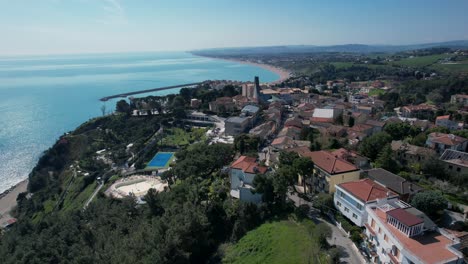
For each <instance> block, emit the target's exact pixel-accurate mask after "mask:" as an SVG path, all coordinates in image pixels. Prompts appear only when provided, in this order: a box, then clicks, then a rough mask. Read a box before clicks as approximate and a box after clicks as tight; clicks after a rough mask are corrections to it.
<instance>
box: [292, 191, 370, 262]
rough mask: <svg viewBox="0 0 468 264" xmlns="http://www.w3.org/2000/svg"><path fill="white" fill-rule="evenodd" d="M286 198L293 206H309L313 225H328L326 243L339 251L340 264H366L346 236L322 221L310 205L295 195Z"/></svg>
mask: <svg viewBox="0 0 468 264" xmlns="http://www.w3.org/2000/svg"><path fill="white" fill-rule="evenodd" d="M288 198H289V199H291V200H292V201H293V202H294V205H295V206H296V207H297V206H300V205H302V204H307V205H309V206H310V208H311V211H310V214H309V217H310V218H311V219H312V221H314V223H316V224H318V223H325V224H326V225H328V226H329V227H330V228H331V230H332V237H331V238H330V239H328V243H329V244H330V245H336V247H337V248H339V249H341V251H342V252H343V253H342V256H341V258H340V260H341V263H350V264H355V263H366V261H365V259H364V258H363V257H362V255H361V254H360V253H359V251H358V250H357V248H355V247H354V246H353V245H354V244H353V242H352V241H351V239H349V238H348V237H347V236H345V235H344V232H343V231H341V230H340V229H339V228H338V227H337V226H336V225H334V224H331V223H330V222H329V221H327V220H325V219H322V218H321V217H320V213H319V212H318V210H316V209H314V208H313V207H312V203H311V202H308V201H306V200H304V199H302V198H300V197H299V196H297V194H296V193H293V194H291V193H290V194H288Z"/></svg>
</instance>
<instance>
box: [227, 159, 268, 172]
mask: <svg viewBox="0 0 468 264" xmlns="http://www.w3.org/2000/svg"><path fill="white" fill-rule="evenodd" d="M231 169H239V170H242V171H243V172H246V173H262V174H263V173H265V172H266V171H267V170H268V168H267V167H264V166H260V165H258V164H257V159H256V158H254V157H247V156H241V157H240V158H238V159H237V160H236V161H234V162H233V163H232V164H231Z"/></svg>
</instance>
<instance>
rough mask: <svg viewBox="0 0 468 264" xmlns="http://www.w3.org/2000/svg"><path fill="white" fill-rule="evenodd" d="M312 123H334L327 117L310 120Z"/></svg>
mask: <svg viewBox="0 0 468 264" xmlns="http://www.w3.org/2000/svg"><path fill="white" fill-rule="evenodd" d="M310 121H311V122H317V123H333V118H325V117H312V118H311V119H310Z"/></svg>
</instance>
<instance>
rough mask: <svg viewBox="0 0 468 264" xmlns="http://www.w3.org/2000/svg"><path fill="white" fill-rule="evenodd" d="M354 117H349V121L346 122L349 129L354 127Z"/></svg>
mask: <svg viewBox="0 0 468 264" xmlns="http://www.w3.org/2000/svg"><path fill="white" fill-rule="evenodd" d="M354 122H355V121H354V117H352V116H350V117H349V120H348V126H349V127H353V126H354Z"/></svg>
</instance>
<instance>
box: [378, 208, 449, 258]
mask: <svg viewBox="0 0 468 264" xmlns="http://www.w3.org/2000/svg"><path fill="white" fill-rule="evenodd" d="M373 211H374V213H375V214H376V215H377V217H378V218H379V219H380V221H381V222H382V223H383V224H384V227H385V228H386V229H387V230H388V231H389V232H390V233H391V234H392V235H393V236H394V237H395V238H396V239H397V240H398V241H399V242H400V243H401V244H402V246H403V247H404V248H405V249H406V250H408V251H409V252H411V253H412V254H414V255H416V256H417V257H418V258H419V259H421V261H423V262H424V263H446V262H450V261H453V260H456V259H457V258H458V257H457V255H455V254H454V253H453V252H452V251H450V250H449V249H448V248H447V247H448V246H450V245H452V243H453V241H451V240H450V239H448V238H447V237H445V236H443V235H441V234H440V233H437V232H429V233H425V234H424V235H419V236H415V237H408V236H406V235H405V234H403V233H402V232H401V231H400V230H398V229H397V228H395V227H394V226H392V225H390V224H388V223H387V219H386V214H385V212H383V211H381V210H379V209H373Z"/></svg>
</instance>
